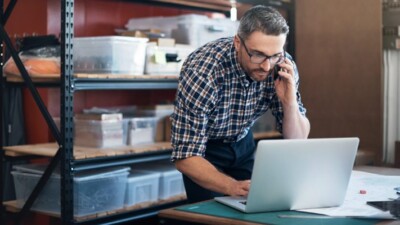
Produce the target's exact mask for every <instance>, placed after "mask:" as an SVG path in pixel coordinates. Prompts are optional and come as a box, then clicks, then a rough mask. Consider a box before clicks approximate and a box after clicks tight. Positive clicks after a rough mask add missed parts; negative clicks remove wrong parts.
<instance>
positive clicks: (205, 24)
mask: <svg viewBox="0 0 400 225" xmlns="http://www.w3.org/2000/svg"><path fill="white" fill-rule="evenodd" d="M238 27H239V22H238V21H232V20H230V19H225V18H223V19H222V18H221V19H220V18H218V19H210V18H208V17H206V18H203V19H201V20H199V19H194V18H190V17H188V18H187V19H183V20H180V21H179V23H178V28H177V29H176V30H173V31H172V37H173V38H175V40H176V42H177V43H182V44H189V45H192V46H193V47H195V48H198V47H200V46H202V45H204V44H206V43H207V42H210V41H213V40H216V39H218V38H222V37H232V36H234V35H235V34H236V32H237V29H238Z"/></svg>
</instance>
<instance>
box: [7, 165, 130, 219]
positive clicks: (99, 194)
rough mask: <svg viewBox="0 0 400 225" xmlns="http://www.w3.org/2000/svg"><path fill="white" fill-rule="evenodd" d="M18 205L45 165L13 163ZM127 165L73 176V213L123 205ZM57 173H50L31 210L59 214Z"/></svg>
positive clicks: (77, 213) (18, 205)
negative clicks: (17, 164) (14, 164)
mask: <svg viewBox="0 0 400 225" xmlns="http://www.w3.org/2000/svg"><path fill="white" fill-rule="evenodd" d="M14 168H15V169H16V171H12V172H11V174H12V175H13V177H14V184H15V192H16V197H17V207H22V206H23V204H24V203H25V201H26V200H27V199H28V197H29V195H30V193H31V192H32V190H33V188H34V187H35V185H36V184H37V182H38V181H39V179H40V177H41V176H42V174H43V171H44V168H45V167H44V166H40V167H37V166H36V165H32V166H31V165H19V166H15V167H14ZM128 171H129V168H128V167H123V168H121V167H119V168H114V169H107V170H106V169H105V170H97V171H95V172H82V173H80V174H77V175H75V177H74V179H73V180H74V184H73V185H74V186H73V188H74V197H73V199H74V216H77V217H79V216H86V215H91V214H96V213H101V212H105V211H110V210H115V209H120V208H123V206H124V200H125V189H126V182H127V177H128V174H129V172H128ZM60 204H61V202H60V175H59V174H58V173H53V175H52V176H51V177H50V179H49V180H48V182H47V183H46V185H45V187H44V188H43V190H42V192H41V193H40V194H39V196H38V198H37V199H36V201H35V203H34V204H33V206H32V210H34V211H40V212H45V213H52V214H60V209H61V205H60Z"/></svg>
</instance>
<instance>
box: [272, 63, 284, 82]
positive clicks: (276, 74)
mask: <svg viewBox="0 0 400 225" xmlns="http://www.w3.org/2000/svg"><path fill="white" fill-rule="evenodd" d="M281 69H282V68H281V67H280V66H279V65H275V67H274V72H273V73H274V74H273V75H274V80H276V79H278V77H279V73H278V71H279V70H281Z"/></svg>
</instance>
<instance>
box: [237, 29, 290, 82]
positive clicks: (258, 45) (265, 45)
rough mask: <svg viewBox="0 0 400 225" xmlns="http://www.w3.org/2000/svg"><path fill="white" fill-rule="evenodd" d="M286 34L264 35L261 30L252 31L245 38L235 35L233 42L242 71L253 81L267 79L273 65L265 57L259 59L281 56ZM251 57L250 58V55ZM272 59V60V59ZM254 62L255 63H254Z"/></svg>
mask: <svg viewBox="0 0 400 225" xmlns="http://www.w3.org/2000/svg"><path fill="white" fill-rule="evenodd" d="M285 40H286V35H285V34H281V35H279V36H273V35H266V34H264V33H262V32H259V31H256V32H253V33H252V34H251V35H250V36H249V37H248V38H247V39H246V40H245V39H242V38H240V37H239V36H238V35H236V36H235V39H234V44H235V48H236V51H237V54H238V59H239V63H240V64H241V66H242V68H243V69H244V71H245V72H246V73H247V74H248V75H249V76H250V78H251V79H252V80H254V81H263V80H265V79H267V77H268V74H269V73H270V71H271V69H273V67H274V66H275V65H274V64H271V60H269V59H266V60H264V61H262V62H261V63H260V60H259V59H262V58H265V56H267V58H269V57H271V56H274V57H275V58H276V57H279V56H283V55H282V54H283V46H284V45H285ZM249 54H250V55H251V59H250V55H249ZM272 61H273V60H272ZM254 62H256V63H254Z"/></svg>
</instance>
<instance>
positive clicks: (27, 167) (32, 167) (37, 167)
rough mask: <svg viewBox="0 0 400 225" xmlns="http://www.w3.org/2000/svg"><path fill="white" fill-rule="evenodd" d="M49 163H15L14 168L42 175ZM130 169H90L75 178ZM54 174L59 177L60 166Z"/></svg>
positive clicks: (112, 174) (110, 174) (93, 176)
mask: <svg viewBox="0 0 400 225" xmlns="http://www.w3.org/2000/svg"><path fill="white" fill-rule="evenodd" d="M47 166H48V164H23V165H14V166H13V169H14V170H16V171H19V172H23V173H30V174H38V175H41V174H43V173H44V171H45V170H46V168H47ZM129 170H130V168H129V167H112V168H104V169H99V170H90V171H84V172H80V173H77V174H76V176H75V177H74V179H79V180H82V179H95V178H97V177H106V176H114V175H120V174H121V173H128V172H129ZM53 176H56V177H59V176H60V171H59V168H56V169H55V171H54V172H53Z"/></svg>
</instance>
